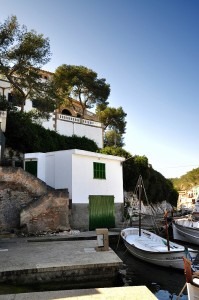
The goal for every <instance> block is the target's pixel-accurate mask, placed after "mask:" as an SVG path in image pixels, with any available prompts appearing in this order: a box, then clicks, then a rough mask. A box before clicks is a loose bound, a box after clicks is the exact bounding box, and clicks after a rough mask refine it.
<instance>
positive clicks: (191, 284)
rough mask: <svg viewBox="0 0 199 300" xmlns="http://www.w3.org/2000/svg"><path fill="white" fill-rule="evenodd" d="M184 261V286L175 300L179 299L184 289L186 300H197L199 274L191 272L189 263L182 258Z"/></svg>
mask: <svg viewBox="0 0 199 300" xmlns="http://www.w3.org/2000/svg"><path fill="white" fill-rule="evenodd" d="M183 260H184V273H185V277H186V284H185V285H184V287H183V289H182V290H181V292H180V294H179V295H178V297H177V299H180V296H181V295H182V293H183V291H184V289H185V288H187V294H188V295H187V296H188V300H197V299H199V272H198V271H197V272H193V271H192V267H191V262H190V261H189V260H188V259H186V258H185V257H184V258H183Z"/></svg>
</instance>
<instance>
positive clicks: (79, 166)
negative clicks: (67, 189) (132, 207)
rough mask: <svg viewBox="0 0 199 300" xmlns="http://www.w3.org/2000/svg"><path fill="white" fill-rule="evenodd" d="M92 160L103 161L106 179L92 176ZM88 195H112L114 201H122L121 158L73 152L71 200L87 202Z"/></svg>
mask: <svg viewBox="0 0 199 300" xmlns="http://www.w3.org/2000/svg"><path fill="white" fill-rule="evenodd" d="M93 162H99V163H105V165H106V179H94V178H93ZM77 187H78V188H77ZM89 195H113V196H114V202H115V203H122V202H123V177H122V165H121V158H119V157H114V156H110V155H101V154H99V155H98V154H96V153H95V156H90V155H89V154H88V156H87V155H85V153H84V154H83V155H82V154H81V153H77V154H73V173H72V201H73V203H88V196H89Z"/></svg>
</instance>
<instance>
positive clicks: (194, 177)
mask: <svg viewBox="0 0 199 300" xmlns="http://www.w3.org/2000/svg"><path fill="white" fill-rule="evenodd" d="M171 181H172V182H173V185H174V187H175V189H177V190H178V191H180V190H189V189H191V188H192V187H194V186H196V185H199V168H196V169H193V170H192V171H189V172H187V173H186V174H185V175H182V176H181V177H180V178H172V179H171Z"/></svg>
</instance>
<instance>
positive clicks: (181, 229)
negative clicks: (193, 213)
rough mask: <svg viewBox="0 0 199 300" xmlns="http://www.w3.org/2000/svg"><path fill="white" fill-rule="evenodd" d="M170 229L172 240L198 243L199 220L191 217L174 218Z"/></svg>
mask: <svg viewBox="0 0 199 300" xmlns="http://www.w3.org/2000/svg"><path fill="white" fill-rule="evenodd" d="M172 229H173V238H174V240H179V241H184V242H187V243H191V244H195V245H199V221H197V220H194V219H193V218H192V217H187V218H186V217H184V218H176V219H175V218H174V219H173V221H172Z"/></svg>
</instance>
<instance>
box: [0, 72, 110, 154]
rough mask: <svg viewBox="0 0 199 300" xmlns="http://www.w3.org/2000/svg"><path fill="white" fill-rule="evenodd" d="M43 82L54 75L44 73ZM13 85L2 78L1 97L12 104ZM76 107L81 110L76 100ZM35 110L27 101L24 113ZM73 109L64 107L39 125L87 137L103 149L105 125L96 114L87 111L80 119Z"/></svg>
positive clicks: (68, 134) (62, 132)
mask: <svg viewBox="0 0 199 300" xmlns="http://www.w3.org/2000/svg"><path fill="white" fill-rule="evenodd" d="M42 72H43V73H42V75H43V80H48V77H49V76H52V73H50V72H46V71H42ZM11 91H12V89H11V85H10V83H9V81H7V80H5V79H2V78H0V95H2V96H3V97H4V98H5V99H7V100H8V101H10V102H12V96H11ZM74 106H75V107H76V109H77V113H78V109H79V102H78V101H75V100H74ZM31 110H35V108H34V103H33V102H32V100H31V99H27V100H26V101H25V106H24V111H25V112H29V111H31ZM77 113H74V111H73V109H71V108H67V109H66V107H64V106H63V107H62V109H60V111H57V112H52V113H51V114H50V118H49V119H48V120H46V119H45V120H44V119H40V120H39V123H40V124H41V125H42V126H43V127H44V128H46V129H50V130H55V131H56V132H57V133H59V134H61V135H65V136H72V135H77V136H79V137H83V136H85V137H87V138H88V139H91V140H93V141H94V142H95V143H96V144H97V146H98V147H99V148H103V130H104V128H103V124H102V123H101V122H99V121H98V120H97V119H96V116H95V114H94V113H92V112H90V111H87V110H86V111H85V118H80V117H78V114H77Z"/></svg>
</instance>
